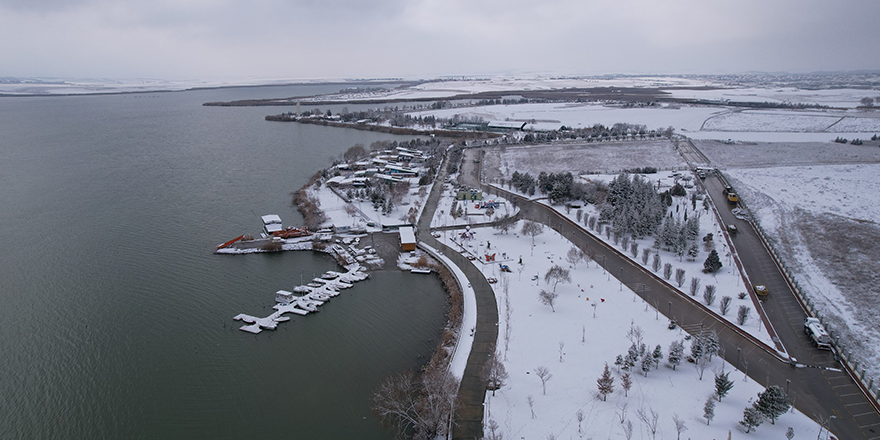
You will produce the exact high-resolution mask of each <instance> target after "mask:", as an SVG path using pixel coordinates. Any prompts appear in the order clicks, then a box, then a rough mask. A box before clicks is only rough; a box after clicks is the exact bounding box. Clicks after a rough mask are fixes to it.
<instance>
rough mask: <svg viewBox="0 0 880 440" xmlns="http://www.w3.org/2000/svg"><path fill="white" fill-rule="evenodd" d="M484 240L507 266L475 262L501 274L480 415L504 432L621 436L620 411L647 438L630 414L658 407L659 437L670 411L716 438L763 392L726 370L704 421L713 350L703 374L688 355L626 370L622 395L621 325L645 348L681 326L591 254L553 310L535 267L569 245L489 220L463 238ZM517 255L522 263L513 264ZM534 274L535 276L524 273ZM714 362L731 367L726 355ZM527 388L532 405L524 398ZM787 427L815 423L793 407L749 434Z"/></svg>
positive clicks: (541, 270) (802, 433) (668, 433)
mask: <svg viewBox="0 0 880 440" xmlns="http://www.w3.org/2000/svg"><path fill="white" fill-rule="evenodd" d="M520 228H521V223H520V224H517V225H516V228H515V229H513V230H512V231H517V232H518V231H519V229H520ZM443 239H445V238H441V240H443ZM446 240H449V239H446ZM447 243H448V244H453V243H451V241H447ZM488 243H491V248H492V251H494V252H497V253H499V254H500V253H502V252H503V253H506V254H507V255H508V256H511V257H512V258H510V259H509V260H508V261H506V262H505V263H504V264H507V265H508V266H510V268H511V269H512V272H509V273H508V272H501V271H500V270H499V266H498V264H496V263H488V264H483V263H480V262H475V264H476V265H477V267H480V268H481V269H482V270H483V272H484V274H485V275H486V276H487V277H495V278H499V280H500V281H499V282H498V283H496V284H494V285H493V286H494V289H495V293H496V298H497V302H498V305H499V342H498V349H499V351H500V352H501V356H502V359H503V363H504V365H505V368H506V370H507V372H508V373H509V375H510V377H509V379H508V380H507V382H506V384H505V385H504V386H503V387H502V388H501V389H500V390H498V391H497V392H496V395H495V396H494V397H493V396H492V394H491V392H490V393H488V394H487V402H486V420H487V423H490V422H489V421H494V422H496V423H498V424H499V425H500V428H499V429H498V431H497V432H500V433H503V435H504V438H508V439H517V438H539V439H545V438H609V439H623V438H626V437H625V436H624V431H623V427H624V426H625V425H624V424H622V423H621V422H620V419H619V417H620V415H619V414H624V415H623V417H624V418H625V420H628V421H631V422H632V424H633V428H634V429H633V431H634V432H635V433H638V434H635V435H634V437H633V438H643V439H645V438H651V434H650V433H649V432H648V431H647V428H646V426H645V425H644V424H643V423H642V422H640V421H639V419H638V418H637V416H636V413H637V411H638V410H639V409H644V410H645V411H648V412H650V411H651V410H653V411H656V412H657V413H658V414H659V429H658V434H660V436H659V437H658V438H666V439H672V438H676V431H675V429H674V427H673V422H672V417H673V416H674V415H677V416H678V417H679V418H680V419H682V420H684V422H685V424H686V426H687V431H685V432H684V433H683V438H694V439H698V438H699V439H711V438H717V439H720V438H727V434H728V432H735V433H737V434H734V437H741V436H742V435H743V434H739V432H740V431H739V429H740V428H739V427H738V425H737V423H738V421H739V420H740V419H741V418H742V411H743V409H744V408H745V407H746V406H748V405H749V404H750V400H751V401H754V400H755V399H756V396H757V393H758V392H761V391H763V389H762V387H761V386H760V385H758V384H756V383H755V382H754V381H751V380H747V379H746V378H745V376H744V375H743V374H742V373H741V372H733V373H732V374H731V378H732V379H734V380H735V381H736V384H735V386H734V388H733V390H732V392H731V394H729V395H728V396H727V397H725V398H724V399H723V400H722V401H721V402H719V403H718V404H717V406H716V409H715V414H716V416H715V418H714V420H712V422H711V424H709V425H706V420H705V419H704V418H703V417H702V416H703V404H704V403H705V401H706V399H707V398H708V397H709V396H710V395H711V394H712V393H713V392H714V381H713V374H714V372H715V371H720V370H721V368H722V362H721V360H720V359H719V358H718V357H715V358H714V360H713V361H712V363H711V365H710V366H709V368H708V369H707V370H706V372H705V375H704V377H703V380H699V378H698V372H697V371H696V369H695V367H694V365H693V364H689V363H687V362H684V363H683V364H682V365H679V366H678V367H677V368H676V370H673V369H672V368H671V367H669V366H667V363H666V362H663V363H661V364H660V366H659V368H657V369H654V370H652V371H650V372H649V373H648V374H647V377H645V376H643V375H642V374H641V372H634V373H633V374H632V379H633V386H632V389H631V390H630V391H629V393H628V394H629V396H628V397H624V392H623V390H622V389H621V387H620V375H619V374H618V373H617V369H616V368H615V367H614V365H613V363H614V360H615V357H616V356H617V355H618V354H626V350H627V348H628V347H629V345H630V342H629V340H627V338H626V333H627V331H629V329H630V327H631V326H637V327H640V328H642V329H643V330H644V333H645V335H647V336H646V337H645V340H644V342H645V343H646V344H647V345H648V348H649V349H653V348H654V346H655V345H658V344H659V345H660V346H661V347H662V350H663V353H664V356H665V354H667V353H668V348H669V344H670V343H671V342H672V341H674V340H683V339H684V337H685V333H684V332H683V331H681V330H680V329H676V330H669V329H668V328H667V322H666V320H665V319H662V318H659V314H658V313H657V312H656V311H655V310H654V308H653V307H651V305H650V304H646V303H644V302H643V301H642V300H641V299H639V298H638V297H637V296H636V295H635V294H634V293H633V292H632V291H631V290H629V289H628V288H627V287H626V286H623V287H622V288H621V286H620V283H618V281H617V280H616V279H614V278H613V277H610V276H609V275H608V274H606V273H603V270H602V269H601V268H599V267H597V265H596V264H595V263H589V264H588V265H587V264H584V263H579V264H578V266H577V268H576V270H572V271H571V276H572V281H571V283H561V284H559V285H558V286H557V289H556V292H557V293H558V294H559V297H558V298H557V299H556V303H555V305H554V308H555V309H556V311H555V312H553V311H552V310H551V308H550V307H548V306H546V305H543V304H541V302H540V301H539V299H538V293H539V292H540V290H541V289H544V290H553V286H552V285H547V283H545V282H544V280H543V276H544V274H545V273H546V272H547V270H548V269H549V268H550V267H551V266H552V265H555V264H558V265H561V266H563V267H568V266H569V263H567V262H565V260H564V254H565V253H566V251H567V250H568V249H569V248H570V247H571V244H570V243H569V242H568V241H566V240H565V239H564V238H563V237H561V236H559V235H558V234H557V233H555V232H554V231H552V230H550V229H549V228H545V229H544V232H543V233H542V234H541V235H539V236H537V237H536V239H535V248H534V251H532V249H531V243H530V238H528V237H525V236H522V235H520V234H518V233H515V232H511V233H509V234H500V233H498V232H496V231H495V230H493V229H489V228H478V229H476V230H475V237H474V239H473V240H468V243H467V246H470V247H472V248H473V249H485V247H486V246H487V245H488ZM453 245H454V244H453ZM532 253H534V255H532ZM520 255H521V256H522V262H523V264H522V265H520V264H518V261H519V256H520ZM535 275H538V276H537V280H533V277H535ZM504 286H507V287H506V288H505V287H504ZM594 305H595V306H594ZM508 310H509V313H508ZM594 314H595V315H594ZM506 333H509V335H510V337H509V344H506V343H505V339H506V338H505V334H506ZM689 348H690V345H689V343H685V352H686V353H689ZM606 362H607V363H608V364H609V367H611V368H612V371H613V372H614V376H615V383H614V385H615V391H614V392H613V393H612V394H610V395H609V396H608V399H607V401H602V399H601V397H599V396H598V392H597V387H596V379H598V377H599V376H600V375H601V373H602V368H603V365H604V363H606ZM540 366H544V367H547V368H548V369H549V372H550V374H551V375H552V377H551V378H550V379H549V380H548V381H547V383H546V388H547V392H546V395H545V394H544V393H543V392H542V384H541V380H540V379H539V378H538V377H537V375H536V373H535V369H536V368H538V367H540ZM723 368H724V370H725V371H731V370H732V367H731V366H730V365H727V364H726V365H724V367H723ZM530 397H531V400H532V401H533V405H529V404H528V401H529V400H530ZM624 405H626V407H625V409H624ZM578 411H581V412H582V413H583V422H582V423H580V428H581V431H582V432H579V429H578V428H579V426H578V425H579V423H578V420H577V413H578ZM532 412H534V417H533V416H532ZM789 426H790V427H793V428H794V431H795V433H796V434H797V436H798V438H801V437H803V438H810V437H811V436H812V435H816V434H818V429H819V428H818V426H817V425H816V424H815V423H813V422H812V421H811V420H810V419H809V418H808V417H806V416H804V415H803V414H800V413H798V412H797V411H793V412H792V413H789V414H785V415H783V416H782V417H781V418H780V419H779V420H778V421H777V422H776V425H770V424H769V423H766V422H765V423H764V424H763V425H761V426H760V427H758V428H757V431H756V434H754V435H755V438H783V437H784V435H785V431H786V429H787V428H788V427H789ZM486 433H487V435H488V434H489V430H487V431H486ZM551 436H553V437H551Z"/></svg>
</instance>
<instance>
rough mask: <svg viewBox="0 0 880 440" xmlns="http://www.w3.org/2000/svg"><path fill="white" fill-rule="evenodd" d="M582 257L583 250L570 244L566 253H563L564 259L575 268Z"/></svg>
mask: <svg viewBox="0 0 880 440" xmlns="http://www.w3.org/2000/svg"><path fill="white" fill-rule="evenodd" d="M583 259H584V252H583V251H582V250H580V249H578V248H577V247H574V246H572V247H571V248H570V249H569V250H568V253H567V254H565V260H566V261H568V262H569V263H571V266H572V267H574V268H575V269H577V264H578V263H579V262H580V261H581V260H583Z"/></svg>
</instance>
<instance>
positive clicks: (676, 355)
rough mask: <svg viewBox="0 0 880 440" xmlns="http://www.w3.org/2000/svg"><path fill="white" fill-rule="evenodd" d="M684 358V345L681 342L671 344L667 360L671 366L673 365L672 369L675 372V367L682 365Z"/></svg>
mask: <svg viewBox="0 0 880 440" xmlns="http://www.w3.org/2000/svg"><path fill="white" fill-rule="evenodd" d="M683 356H684V344H682V342H681V341H672V343H670V344H669V356H668V357H667V358H666V360H668V361H669V364H670V365H672V369H673V370H675V366H676V365H679V364H681V358H682V357H683Z"/></svg>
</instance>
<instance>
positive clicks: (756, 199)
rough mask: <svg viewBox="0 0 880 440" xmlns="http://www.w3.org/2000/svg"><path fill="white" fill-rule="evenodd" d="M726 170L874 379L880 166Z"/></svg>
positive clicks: (879, 361)
mask: <svg viewBox="0 0 880 440" xmlns="http://www.w3.org/2000/svg"><path fill="white" fill-rule="evenodd" d="M872 150H877V148H876V147H874V148H872ZM710 157H712V156H710ZM771 163H772V162H771ZM726 174H727V175H728V176H729V177H730V178H731V180H732V184H733V185H734V187H735V188H736V189H737V191H738V192H739V193H740V195H741V198H742V200H743V201H744V202H745V203H747V205H748V206H749V208H750V209H751V211H752V212H753V213H754V214H755V215H756V217H757V220H758V222H759V223H760V224H761V225H762V227H763V228H764V230H765V232H766V233H767V234H768V235H769V237H770V239H771V241H772V242H774V244H775V247H776V250H777V251H778V252H779V253H780V254H781V255H782V256H783V259H784V260H785V262H786V264H787V266H788V267H789V269H791V270H793V272H794V276H795V278H796V279H797V280H798V283H799V284H800V286H801V287H802V288H804V289H805V290H806V292H807V294H808V296H809V297H810V299H811V300H812V301H814V302H815V303H816V304H817V308H818V309H819V311H820V313H821V314H822V315H823V316H825V317H826V318H827V319H828V320H829V322H830V327H831V328H832V329H834V331H835V333H838V332H839V334H841V335H842V336H841V342H842V343H844V345H845V346H846V347H847V349H848V350H852V351H853V353H854V354H855V356H856V360H858V361H859V363H860V364H861V365H862V366H864V367H865V368H866V369H867V370H868V377H875V378H876V377H880V376H878V375H880V367H878V365H880V346H878V344H877V341H878V340H880V328H878V327H877V324H876V322H877V316H878V315H880V306H878V303H877V298H878V297H880V288H878V285H880V283H878V281H880V279H878V275H877V274H878V273H880V264H878V261H880V251H878V249H877V246H876V244H877V243H878V242H880V226H878V223H877V221H878V219H880V205H878V204H877V203H876V195H877V194H880V164H876V163H875V164H852V165H812V166H796V167H782V166H775V167H771V168H752V169H728V170H727V171H726Z"/></svg>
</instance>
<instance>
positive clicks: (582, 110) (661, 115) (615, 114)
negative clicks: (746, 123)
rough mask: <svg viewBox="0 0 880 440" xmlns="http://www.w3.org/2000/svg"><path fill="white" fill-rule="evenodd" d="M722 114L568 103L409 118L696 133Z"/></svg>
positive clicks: (424, 113) (462, 110)
mask: <svg viewBox="0 0 880 440" xmlns="http://www.w3.org/2000/svg"><path fill="white" fill-rule="evenodd" d="M725 112H727V110H726V109H724V108H719V107H708V106H688V105H684V106H679V105H672V106H667V105H664V106H662V107H654V108H624V107H623V106H621V105H604V104H595V103H575V102H569V103H541V104H513V105H502V104H499V105H488V106H480V107H463V108H449V109H442V110H430V111H422V112H415V113H413V115H414V116H415V115H420V116H428V115H433V116H436V117H439V118H452V117H453V116H454V115H459V116H461V117H466V118H475V117H481V118H483V119H484V120H486V121H489V122H520V123H522V122H527V123H528V124H527V125H526V128H527V129H534V130H558V129H559V127H560V126H562V125H565V126H566V127H574V128H584V127H591V126H593V125H595V124H603V125H605V126H608V127H610V126H612V125H614V124H615V123H618V122H627V123H630V124H642V125H645V126H647V128H648V129H649V130H653V129H664V128H666V127H669V126H672V127H675V129H676V130H680V131H681V130H683V131H688V132H690V131H698V130H700V127H701V126H702V125H703V121H705V120H706V119H707V118H710V117H712V116H714V115H716V114H721V113H725ZM532 120H534V122H532Z"/></svg>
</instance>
